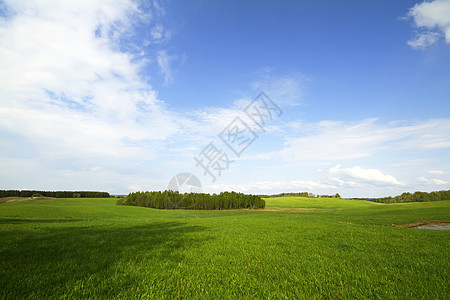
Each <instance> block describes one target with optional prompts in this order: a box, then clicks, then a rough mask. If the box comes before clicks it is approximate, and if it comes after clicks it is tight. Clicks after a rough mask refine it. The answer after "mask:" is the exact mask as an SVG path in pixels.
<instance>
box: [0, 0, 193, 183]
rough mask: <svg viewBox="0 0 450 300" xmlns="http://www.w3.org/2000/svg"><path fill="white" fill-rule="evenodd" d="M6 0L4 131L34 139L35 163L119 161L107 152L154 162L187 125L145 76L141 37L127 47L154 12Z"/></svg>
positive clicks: (0, 49)
mask: <svg viewBox="0 0 450 300" xmlns="http://www.w3.org/2000/svg"><path fill="white" fill-rule="evenodd" d="M4 5H5V7H6V9H7V10H8V12H9V13H8V14H6V16H3V17H2V20H1V23H0V64H1V65H2V68H0V97H1V99H2V100H1V102H0V129H1V132H3V133H4V132H7V133H8V136H9V139H16V140H20V139H24V140H27V143H28V144H29V145H31V146H32V147H33V148H34V151H32V152H30V153H28V155H29V156H32V157H33V158H34V161H35V162H37V165H36V168H38V169H40V170H41V171H42V172H44V169H45V168H46V167H48V168H49V169H53V170H58V169H64V168H65V167H68V166H67V162H69V161H77V162H78V163H77V165H73V166H70V167H71V168H73V170H72V173H73V174H77V172H84V171H83V170H91V171H89V172H90V173H89V172H88V173H89V174H91V173H92V172H94V171H92V168H95V167H98V166H97V165H95V164H96V161H97V162H99V161H101V162H102V163H103V164H104V166H105V165H110V166H111V165H112V164H113V161H109V162H105V159H106V158H109V159H110V160H115V161H117V160H120V159H141V160H142V161H146V160H151V159H154V158H155V157H156V155H158V153H159V151H160V149H161V147H162V141H164V140H167V139H168V138H169V137H171V136H173V135H176V134H177V133H178V132H180V129H181V128H182V127H183V126H182V125H181V123H182V122H183V119H184V118H183V116H181V115H178V114H177V113H175V112H172V111H169V110H167V109H166V107H165V105H164V103H163V102H162V101H160V100H159V99H158V97H157V94H156V92H155V91H154V90H153V89H152V88H151V87H150V86H149V85H148V84H147V83H146V82H145V81H144V80H143V79H142V78H141V76H140V71H141V70H142V68H143V67H144V66H145V63H146V62H147V61H148V60H142V59H140V57H141V55H140V56H136V55H135V54H134V53H135V51H134V50H135V49H139V48H140V47H141V45H139V44H138V42H136V43H135V44H133V43H132V45H131V44H130V41H133V40H130V39H129V37H130V36H132V35H133V34H134V32H133V30H134V27H135V25H136V24H135V23H136V22H141V21H142V22H144V21H145V22H144V23H148V22H151V13H149V12H147V11H142V10H141V9H140V8H139V7H138V6H137V4H136V3H135V2H134V1H127V0H123V1H117V2H114V5H110V3H108V2H104V1H71V2H67V1H64V2H61V1H44V2H42V1H6V2H5V4H4ZM146 18H150V19H146ZM125 41H126V43H125ZM129 49H134V50H132V51H128V50H129ZM149 55H152V54H151V53H149ZM5 151H6V150H5ZM5 151H2V155H3V160H5V163H6V162H7V161H9V162H12V161H14V163H16V164H19V162H18V159H19V160H20V158H17V153H16V151H14V147H12V148H10V149H8V150H7V151H8V152H6V153H5ZM56 162H58V163H56ZM85 164H88V165H85ZM89 164H91V165H89ZM100 170H101V169H97V171H95V172H99V171H100ZM86 172H87V171H86ZM103 172H106V173H107V172H108V171H107V170H104V171H103ZM106 173H105V174H106ZM2 181H3V180H2Z"/></svg>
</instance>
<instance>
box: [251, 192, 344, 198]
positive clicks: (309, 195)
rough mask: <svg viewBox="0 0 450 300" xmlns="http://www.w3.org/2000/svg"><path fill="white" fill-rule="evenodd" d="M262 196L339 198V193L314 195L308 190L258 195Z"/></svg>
mask: <svg viewBox="0 0 450 300" xmlns="http://www.w3.org/2000/svg"><path fill="white" fill-rule="evenodd" d="M260 197H262V198H276V197H306V198H341V195H339V193H336V194H335V195H315V194H313V193H308V192H299V193H280V194H276V195H260Z"/></svg>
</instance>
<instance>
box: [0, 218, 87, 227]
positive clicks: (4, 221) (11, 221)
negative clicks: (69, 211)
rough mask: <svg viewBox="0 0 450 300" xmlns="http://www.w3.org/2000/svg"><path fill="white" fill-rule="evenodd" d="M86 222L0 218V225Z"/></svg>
mask: <svg viewBox="0 0 450 300" xmlns="http://www.w3.org/2000/svg"><path fill="white" fill-rule="evenodd" d="M80 221H86V219H35V218H29V219H17V218H0V224H5V225H7V224H26V223H71V222H80Z"/></svg>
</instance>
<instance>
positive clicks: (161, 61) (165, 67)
mask: <svg viewBox="0 0 450 300" xmlns="http://www.w3.org/2000/svg"><path fill="white" fill-rule="evenodd" d="M174 58H175V57H173V56H170V55H168V54H167V51H165V50H160V51H158V55H157V57H156V59H157V61H158V65H159V68H160V70H161V73H162V74H163V76H164V82H165V84H166V85H167V84H170V83H172V82H173V77H172V68H171V64H172V61H173V60H174Z"/></svg>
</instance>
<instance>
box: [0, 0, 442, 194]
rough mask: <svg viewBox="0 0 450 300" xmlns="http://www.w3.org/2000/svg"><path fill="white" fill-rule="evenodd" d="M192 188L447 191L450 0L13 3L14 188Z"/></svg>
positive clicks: (4, 181) (5, 145)
mask: <svg viewBox="0 0 450 300" xmlns="http://www.w3.org/2000/svg"><path fill="white" fill-rule="evenodd" d="M181 173H188V174H192V175H193V176H196V177H197V178H198V180H199V181H200V182H201V185H202V190H203V191H204V192H208V193H218V192H221V191H231V190H234V191H238V192H243V193H252V194H276V193H281V192H305V191H306V192H310V193H314V194H335V193H339V194H340V195H341V196H343V197H384V196H394V195H398V194H401V193H403V192H415V191H434V190H449V189H450V0H433V1H401V0H398V1H390V0H378V1H356V0H355V1H331V0H330V1H324V0H319V1H309V0H300V1H287V0H282V1H275V0H272V1H268V0H263V1H250V0H248V1H237V0H232V1H216V0H212V1H204V0H191V1H152V0H148V1H144V0H142V1H133V0H112V1H100V0H99V1H96V0H85V1H84V0H81V1H56V0H55V1H52V0H3V1H0V189H36V190H99V191H108V192H110V193H111V194H128V193H129V192H134V191H139V190H164V189H166V188H167V186H168V184H169V182H170V180H171V179H172V178H173V177H176V176H177V174H181ZM176 178H178V177H176ZM179 184H181V182H180V183H179ZM183 189H184V191H186V190H189V189H190V186H188V185H184V186H181V187H180V190H181V191H183Z"/></svg>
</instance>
